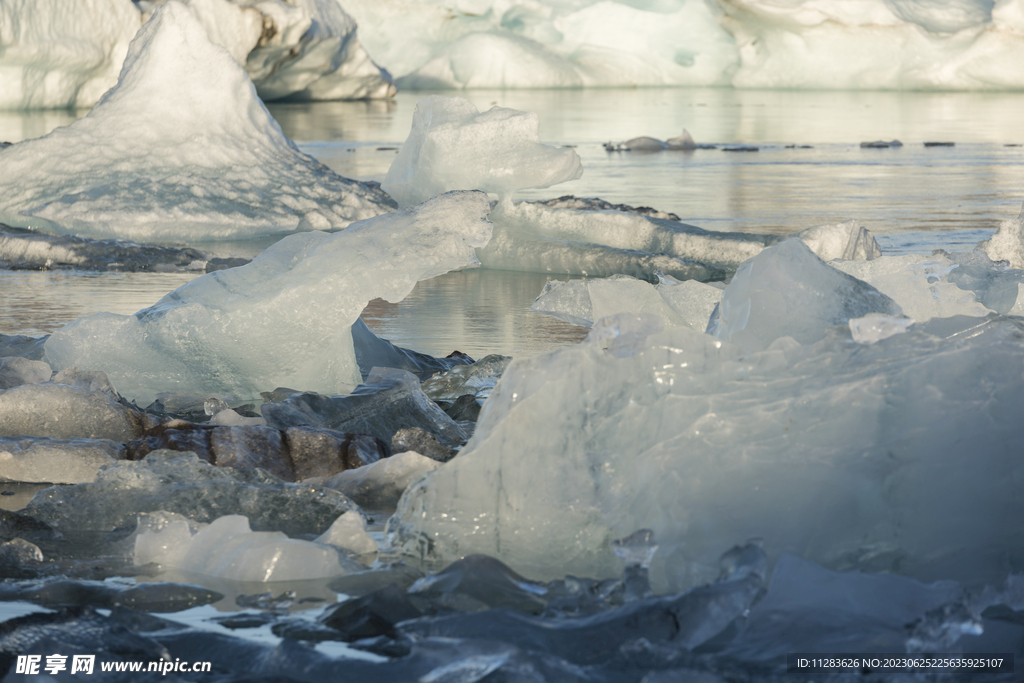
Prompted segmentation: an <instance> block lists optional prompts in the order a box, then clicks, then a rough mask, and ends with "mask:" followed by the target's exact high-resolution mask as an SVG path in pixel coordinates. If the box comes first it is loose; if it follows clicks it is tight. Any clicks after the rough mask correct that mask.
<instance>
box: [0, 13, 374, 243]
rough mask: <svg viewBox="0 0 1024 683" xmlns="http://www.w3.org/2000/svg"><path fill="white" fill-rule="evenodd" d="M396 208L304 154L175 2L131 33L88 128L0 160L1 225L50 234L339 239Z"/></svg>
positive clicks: (10, 150) (1, 153)
mask: <svg viewBox="0 0 1024 683" xmlns="http://www.w3.org/2000/svg"><path fill="white" fill-rule="evenodd" d="M97 140H102V141H103V142H102V144H97V143H96V141H97ZM392 206H393V204H392V203H391V202H390V200H389V198H388V197H387V196H386V195H384V194H383V193H382V192H380V191H379V190H376V189H374V188H371V187H370V186H367V185H364V184H362V183H358V182H356V181H352V180H347V179H344V178H341V177H340V176H337V175H336V174H334V173H333V172H331V171H330V170H328V169H327V168H326V167H324V166H323V165H322V164H320V163H319V162H317V161H315V160H313V159H312V158H310V157H308V156H306V155H305V154H303V153H301V152H299V151H298V148H296V147H295V145H294V144H293V143H292V142H291V141H290V140H289V139H288V138H286V137H285V136H284V134H283V133H282V132H281V129H280V127H279V126H278V125H277V123H276V122H275V121H274V120H273V118H271V116H270V114H269V113H268V112H267V110H266V107H264V106H263V103H262V102H260V100H259V98H258V97H257V96H256V91H255V90H254V89H253V86H252V82H251V81H250V80H249V78H248V76H247V75H246V74H245V72H244V71H243V70H242V68H241V67H239V66H238V64H237V63H235V61H234V60H233V59H232V58H231V55H229V54H228V53H227V52H226V51H225V50H224V49H223V48H221V47H220V46H217V45H214V44H212V43H211V42H210V41H209V39H208V38H207V36H206V31H205V30H204V29H203V27H202V26H201V25H200V24H199V22H198V20H197V19H196V18H195V15H194V14H193V13H192V12H190V11H189V10H188V9H187V8H186V7H184V6H183V5H181V4H180V3H177V2H169V3H167V4H166V5H163V6H162V7H160V8H159V9H158V10H157V11H156V12H155V13H154V14H153V17H152V19H150V20H149V22H147V23H146V25H145V26H144V27H143V28H142V30H140V31H139V33H138V35H137V36H136V37H135V39H134V40H133V41H132V43H131V47H130V48H129V50H128V56H127V57H126V59H125V63H124V68H123V70H122V72H121V76H120V78H119V80H118V83H117V85H116V86H115V87H113V88H112V89H111V90H110V91H109V92H108V93H107V94H106V95H105V96H104V97H103V99H102V100H101V101H100V102H99V103H98V104H97V105H96V107H95V108H93V110H92V111H91V112H89V114H88V115H87V116H86V117H85V118H82V119H79V120H78V121H76V122H74V123H73V124H71V125H70V126H68V127H66V128H58V129H57V130H55V131H53V132H52V133H50V134H49V135H47V136H45V137H43V138H39V139H36V140H28V141H25V142H20V143H17V144H14V145H11V146H10V147H7V148H6V149H3V150H0V221H2V222H4V223H8V224H10V225H15V226H31V227H33V228H42V229H44V230H46V231H49V232H62V233H76V234H79V235H84V236H92V237H122V238H128V239H134V240H143V241H145V240H156V241H161V240H162V241H175V240H181V239H188V240H190V241H201V240H218V239H226V238H232V237H234V238H249V237H254V236H257V235H262V234H281V233H290V232H295V231H300V230H303V231H304V230H316V229H328V228H341V227H344V226H346V225H348V224H349V223H351V222H352V221H354V220H359V219H361V218H368V217H370V216H375V215H377V214H380V213H383V212H385V211H389V210H391V208H392Z"/></svg>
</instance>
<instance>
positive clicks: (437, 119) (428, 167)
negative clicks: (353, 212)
mask: <svg viewBox="0 0 1024 683" xmlns="http://www.w3.org/2000/svg"><path fill="white" fill-rule="evenodd" d="M539 127H540V122H539V120H538V119H537V115H536V114H533V113H530V112H522V111H516V110H515V109H506V108H504V107H493V108H491V109H489V110H488V111H485V112H483V113H480V111H479V110H477V108H476V106H475V105H474V104H473V103H472V102H470V101H469V100H467V99H465V98H463V97H443V96H440V95H432V96H430V97H427V98H426V99H422V100H420V101H419V102H418V103H417V104H416V111H415V112H414V113H413V120H412V130H411V131H410V132H409V137H408V138H407V139H406V141H405V143H404V144H403V145H402V149H401V150H400V151H399V152H398V155H397V156H396V157H395V160H394V162H392V164H391V168H389V169H388V174H387V177H386V178H385V179H384V182H383V183H382V184H381V186H382V188H383V189H384V190H386V191H387V192H388V193H389V194H390V195H391V196H392V197H394V198H395V199H396V200H397V201H398V203H399V205H401V206H409V205H411V204H418V203H419V202H422V201H425V200H427V199H430V198H431V197H433V196H434V195H437V194H441V193H442V192H447V191H449V190H483V191H485V192H494V193H497V194H498V195H500V196H501V197H510V196H511V194H512V193H513V192H515V191H516V190H522V189H526V188H530V187H551V186H552V185H556V184H558V183H562V182H565V181H567V180H575V179H576V178H579V177H580V176H581V175H582V174H583V166H582V163H581V162H580V157H579V155H578V154H576V152H575V150H573V149H569V148H562V149H558V148H555V147H550V146H548V145H545V144H543V143H541V141H540V133H539Z"/></svg>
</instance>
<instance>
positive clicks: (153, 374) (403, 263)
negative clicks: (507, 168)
mask: <svg viewBox="0 0 1024 683" xmlns="http://www.w3.org/2000/svg"><path fill="white" fill-rule="evenodd" d="M488 208H489V206H488V202H487V198H486V196H485V195H483V194H482V193H479V192H460V193H450V194H446V195H442V196H439V197H436V198H434V199H432V200H431V201H429V202H426V203H424V204H422V205H420V206H416V207H413V208H410V209H406V210H403V211H398V212H393V213H389V214H385V215H383V216H378V217H375V218H373V219H369V220H366V221H363V222H360V223H357V224H353V225H352V226H350V227H348V228H347V229H345V230H343V231H341V232H338V233H335V234H327V233H323V232H311V233H303V234H298V235H291V236H289V237H287V238H285V239H283V240H281V241H279V242H277V243H276V244H274V245H273V246H271V247H270V248H269V249H267V250H266V251H264V252H263V253H261V254H260V255H259V256H257V257H256V258H255V259H253V261H252V262H251V263H249V264H248V265H245V266H241V267H238V268H230V269H228V270H221V271H217V272H214V273H208V274H206V275H204V276H202V277H200V278H197V279H195V280H192V281H191V282H189V283H188V284H186V285H184V286H182V287H180V288H178V289H177V290H175V291H174V292H171V293H170V294H168V295H167V296H165V297H164V298H163V299H161V300H160V301H159V302H157V303H156V304H155V305H154V306H152V307H150V308H147V309H145V310H143V311H139V312H138V313H136V314H135V315H114V314H112V313H99V314H95V315H92V316H89V317H86V318H82V319H80V320H77V321H76V322H74V323H71V324H70V325H68V326H66V327H64V328H63V329H61V330H58V331H57V332H55V333H54V334H53V335H51V336H50V338H49V339H48V340H47V342H46V358H47V360H48V361H49V362H50V364H51V365H53V366H54V367H56V368H64V367H67V366H70V365H75V366H78V367H80V368H83V369H102V370H104V371H106V373H107V374H108V375H109V376H110V378H111V380H112V381H113V382H114V384H115V385H116V386H117V387H118V390H119V391H120V392H121V394H122V395H124V396H125V397H126V398H129V399H136V400H138V401H139V402H140V403H141V404H143V405H145V404H147V403H149V402H151V401H152V400H153V399H154V398H155V396H156V394H157V393H159V392H163V391H178V392H188V391H194V392H209V395H211V396H218V395H224V394H233V395H235V396H236V397H237V398H255V397H258V396H259V395H260V391H267V390H271V389H273V388H275V387H297V388H299V389H302V390H305V391H317V392H320V393H323V394H333V393H336V392H337V391H338V390H339V388H340V387H341V386H343V385H355V384H359V383H360V382H361V379H362V378H361V375H360V371H359V366H358V363H357V359H356V351H355V350H354V348H353V342H352V334H351V332H350V328H351V327H352V325H353V323H355V322H356V320H357V318H358V317H359V314H360V313H361V312H362V310H363V308H364V307H365V306H366V303H367V302H368V301H370V300H371V299H374V298H377V297H380V298H383V299H386V300H388V301H392V302H397V301H399V300H401V299H402V298H403V297H405V296H406V295H407V294H408V293H409V291H411V290H412V288H413V286H414V285H415V284H416V282H417V281H419V280H423V279H427V278H430V277H434V276H436V275H440V274H442V273H445V272H448V271H449V270H453V269H456V268H460V267H463V266H466V265H471V264H473V263H474V262H475V261H476V257H475V255H474V248H475V247H477V246H481V245H483V244H485V243H486V242H487V239H488V238H489V237H490V227H491V226H490V224H489V223H488V222H487V221H486V220H484V216H485V215H486V213H487V211H488ZM371 336H372V335H371ZM378 341H379V340H378Z"/></svg>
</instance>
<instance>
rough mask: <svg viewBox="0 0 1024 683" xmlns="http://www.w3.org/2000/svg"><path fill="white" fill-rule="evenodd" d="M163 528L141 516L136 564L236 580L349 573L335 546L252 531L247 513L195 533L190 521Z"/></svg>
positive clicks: (294, 579)
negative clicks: (150, 564) (150, 525)
mask: <svg viewBox="0 0 1024 683" xmlns="http://www.w3.org/2000/svg"><path fill="white" fill-rule="evenodd" d="M354 514H358V513H354ZM160 526H162V528H161V529H159V530H150V529H149V528H148V526H147V519H146V516H145V515H143V516H141V519H140V523H139V534H138V536H136V537H135V555H134V560H135V563H136V564H140V565H141V564H147V563H149V562H155V563H157V564H160V565H163V566H167V567H177V568H180V569H185V570H188V571H189V572H193V573H196V574H203V575H206V576H214V577H218V578H223V579H231V580H233V581H302V580H306V579H318V578H325V577H331V576H340V575H341V574H344V573H345V572H346V568H345V567H343V566H342V565H341V562H340V560H339V556H338V551H337V550H335V549H334V548H332V547H329V546H325V545H322V544H319V543H310V542H309V541H301V540H297V539H293V538H288V537H287V536H286V535H284V534H283V533H281V532H280V531H252V530H251V529H250V528H249V520H248V519H246V518H245V517H243V516H241V515H226V516H224V517H219V518H217V519H215V520H213V521H212V522H211V523H210V524H209V525H207V526H204V527H202V528H201V529H199V530H198V531H197V532H196V533H195V534H194V535H193V534H192V532H191V531H190V530H189V525H188V522H187V521H184V520H178V521H174V522H171V523H169V524H166V525H164V524H161V525H160Z"/></svg>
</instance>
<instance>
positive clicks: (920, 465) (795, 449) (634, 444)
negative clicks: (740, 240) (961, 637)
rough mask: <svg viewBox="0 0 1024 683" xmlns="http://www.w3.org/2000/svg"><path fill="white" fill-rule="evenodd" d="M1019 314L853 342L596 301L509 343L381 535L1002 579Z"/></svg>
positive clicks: (461, 551) (656, 566)
mask: <svg viewBox="0 0 1024 683" xmlns="http://www.w3.org/2000/svg"><path fill="white" fill-rule="evenodd" d="M797 244H798V245H799V243H797ZM799 246H802V245H799ZM821 268H827V266H825V265H824V264H821ZM833 272H835V271H833ZM837 275H838V273H837ZM837 281H838V283H839V285H840V286H842V285H843V283H845V282H846V280H845V279H844V278H843V277H840V278H837ZM819 284H820V285H822V286H825V285H827V282H819ZM838 292H839V290H832V291H826V292H825V294H826V295H827V296H835V295H836V294H838ZM782 305H785V303H784V302H782ZM769 312H770V311H769V310H766V311H765V315H767V314H768V313H769ZM778 314H779V318H780V319H786V318H787V317H788V316H789V313H788V312H787V311H785V310H779V311H778ZM778 332H779V333H781V334H785V333H786V330H785V329H779V330H778ZM1022 332H1024V326H1022V324H1021V323H1020V321H1019V320H1017V319H1014V318H1001V317H990V318H988V319H981V320H979V319H977V318H969V317H963V316H958V317H953V318H946V319H933V320H932V321H930V322H927V323H921V324H917V325H914V326H913V327H911V328H910V329H908V330H907V331H906V332H904V333H903V334H897V335H895V336H893V337H890V338H888V339H883V340H881V341H878V342H877V343H875V344H871V345H861V344H852V343H851V340H850V334H849V330H848V327H847V326H846V325H837V326H834V327H831V328H829V329H826V330H824V331H822V332H820V333H819V335H818V341H816V342H813V343H807V344H804V345H800V344H796V343H794V342H793V341H792V340H789V341H788V342H780V343H775V344H772V345H770V346H769V348H768V349H766V350H763V351H754V352H747V353H744V352H743V350H742V349H741V348H740V347H738V346H736V345H733V344H731V343H728V342H725V341H722V340H719V339H715V338H714V337H711V336H709V335H706V334H700V333H697V332H694V331H693V330H690V329H688V328H685V327H677V328H672V329H669V330H663V331H661V323H660V321H658V320H657V319H656V318H652V317H642V316H635V315H628V314H620V315H618V316H614V317H612V318H606V319H605V320H604V321H603V322H602V323H601V324H599V325H598V326H596V327H595V328H594V330H593V331H592V332H591V335H590V337H589V339H588V341H587V342H586V343H584V344H581V345H580V346H578V347H573V348H568V349H563V350H559V351H556V352H552V353H548V354H541V355H537V356H534V357H532V358H527V359H516V360H515V361H513V363H512V364H511V365H510V366H509V368H508V370H507V371H506V372H505V374H504V375H503V377H502V379H501V381H500V382H499V383H498V386H497V387H496V388H495V390H494V392H493V393H492V394H491V396H490V398H489V399H488V401H487V403H486V404H485V406H484V408H483V411H482V412H481V414H480V418H479V421H478V424H477V429H476V432H475V434H474V436H473V438H472V439H471V441H470V442H469V443H468V444H467V446H466V447H465V448H464V449H463V450H462V452H461V453H460V454H459V456H458V457H457V458H455V459H454V460H452V461H451V462H450V463H448V464H446V465H445V466H444V467H441V468H439V469H438V470H436V471H435V472H433V473H431V474H429V475H428V476H427V477H426V478H425V479H423V480H421V481H420V482H418V483H416V484H413V485H412V486H411V487H410V488H409V489H408V490H407V491H406V493H405V495H404V496H403V498H402V500H401V501H400V503H399V507H398V510H397V512H396V514H395V516H394V517H393V518H392V519H391V521H390V522H389V527H388V532H389V534H390V538H391V539H392V540H393V541H394V542H395V543H396V544H397V545H398V546H399V547H401V548H402V550H403V551H404V552H406V553H408V554H410V555H414V556H420V557H423V558H425V559H426V560H427V561H436V562H439V563H441V564H444V563H446V562H449V561H451V560H453V559H456V558H459V557H463V556H465V555H467V554H471V553H487V554H491V555H494V556H496V557H498V558H500V559H502V561H504V562H506V563H508V564H509V565H510V566H513V567H515V568H516V569H517V570H518V571H521V572H522V573H524V574H525V575H527V576H532V577H534V578H552V577H560V576H563V575H564V574H566V573H570V574H576V575H583V576H615V575H617V574H618V573H619V572H620V571H621V561H620V560H618V559H617V558H616V556H615V554H614V552H613V550H612V547H611V541H612V540H613V539H616V538H621V537H623V536H625V535H627V534H630V533H632V532H633V531H635V530H636V529H651V530H653V532H654V534H655V537H656V538H657V539H658V542H659V546H660V549H659V551H658V554H657V555H656V556H655V558H654V562H653V564H652V566H651V572H652V581H653V583H654V585H655V587H656V589H658V590H661V589H664V588H666V587H671V588H681V587H685V586H688V585H695V584H699V583H702V582H705V581H708V580H710V579H712V578H713V577H714V575H715V573H716V572H717V569H716V560H717V558H718V557H719V556H720V555H721V553H722V552H723V551H724V550H725V549H727V548H728V547H729V545H730V544H731V543H733V542H734V540H735V539H737V538H753V537H758V538H762V539H764V544H765V549H766V550H767V551H768V554H769V556H770V557H772V558H775V557H778V556H779V555H780V554H781V553H784V552H789V553H793V554H796V555H798V556H800V557H803V558H805V559H808V560H811V561H814V562H817V563H819V564H821V565H822V566H824V567H826V568H830V569H835V570H849V569H859V570H861V571H868V572H880V571H888V572H895V573H899V574H903V575H907V576H910V577H914V578H917V579H919V580H924V581H931V580H935V579H938V578H946V579H955V580H959V581H962V582H964V583H965V584H967V585H969V586H977V585H980V584H984V583H986V582H995V581H1001V580H1002V579H1003V578H1004V577H1005V576H1006V573H1007V572H1008V571H1013V570H1014V569H1015V568H1016V569H1018V570H1019V568H1020V567H1021V566H1022V562H1024V557H1022V556H1021V554H1020V552H1019V549H1020V548H1021V547H1024V536H1022V530H1021V528H1020V525H1019V524H1017V523H1016V521H1015V520H1017V519H1019V518H1020V516H1021V515H1022V514H1024V499H1022V498H1021V496H1020V495H1019V491H1018V486H1017V485H1016V481H1018V479H1019V476H1020V474H1021V465H1020V458H1019V444H1020V442H1021V439H1022V438H1024V434H1022V431H1021V423H1020V420H1019V419H1018V418H1017V411H1018V406H1019V405H1020V402H1021V401H1022V400H1024V378H1022V375H1021V373H1020V372H1019V368H1021V367H1022V363H1024V350H1022V347H1021V345H1020V342H1019V339H1020V335H1021V334H1022ZM1013 368H1016V369H1018V370H1016V371H1008V369H1013Z"/></svg>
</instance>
